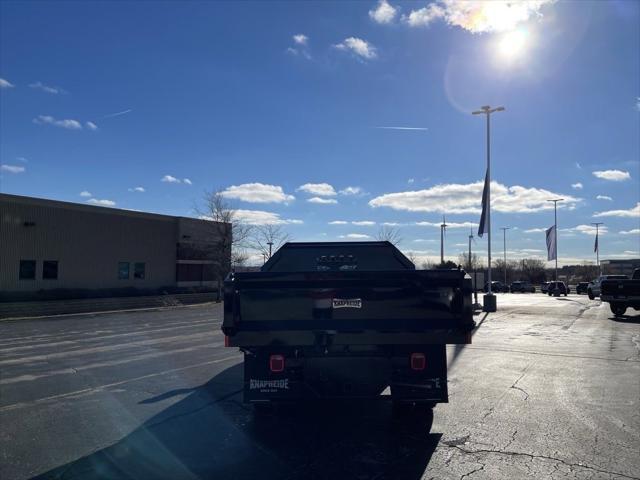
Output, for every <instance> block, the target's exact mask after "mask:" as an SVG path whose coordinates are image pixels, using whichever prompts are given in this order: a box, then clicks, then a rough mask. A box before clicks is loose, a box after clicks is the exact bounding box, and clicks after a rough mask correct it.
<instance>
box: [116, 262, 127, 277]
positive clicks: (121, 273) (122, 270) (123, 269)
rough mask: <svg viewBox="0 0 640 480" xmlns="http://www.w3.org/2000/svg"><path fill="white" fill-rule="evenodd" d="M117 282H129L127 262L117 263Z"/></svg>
mask: <svg viewBox="0 0 640 480" xmlns="http://www.w3.org/2000/svg"><path fill="white" fill-rule="evenodd" d="M118 280H129V262H118Z"/></svg>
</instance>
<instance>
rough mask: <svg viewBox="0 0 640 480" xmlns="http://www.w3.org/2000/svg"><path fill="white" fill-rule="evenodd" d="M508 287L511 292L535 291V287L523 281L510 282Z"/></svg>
mask: <svg viewBox="0 0 640 480" xmlns="http://www.w3.org/2000/svg"><path fill="white" fill-rule="evenodd" d="M509 289H510V290H511V293H516V292H520V293H535V291H536V287H534V286H533V285H531V284H530V283H529V282H523V281H518V282H511V286H510V287H509Z"/></svg>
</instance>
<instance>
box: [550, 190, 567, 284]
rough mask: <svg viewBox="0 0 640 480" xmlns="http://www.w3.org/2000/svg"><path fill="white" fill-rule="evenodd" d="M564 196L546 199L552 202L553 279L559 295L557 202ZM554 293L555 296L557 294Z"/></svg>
mask: <svg viewBox="0 0 640 480" xmlns="http://www.w3.org/2000/svg"><path fill="white" fill-rule="evenodd" d="M563 200H564V198H553V199H550V200H547V202H553V230H554V231H555V235H554V236H553V243H554V245H553V246H554V249H555V251H556V268H555V273H554V281H555V282H556V292H557V293H558V295H559V292H560V289H559V288H558V284H557V282H558V202H562V201H563ZM558 295H556V296H558Z"/></svg>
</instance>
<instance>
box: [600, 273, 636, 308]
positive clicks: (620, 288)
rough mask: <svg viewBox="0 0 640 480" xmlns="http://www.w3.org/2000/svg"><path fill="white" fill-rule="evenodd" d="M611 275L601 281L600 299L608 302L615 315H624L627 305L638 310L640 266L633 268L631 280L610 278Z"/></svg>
mask: <svg viewBox="0 0 640 480" xmlns="http://www.w3.org/2000/svg"><path fill="white" fill-rule="evenodd" d="M613 276H614V275H610V276H609V278H607V279H606V280H603V281H602V283H601V285H600V299H601V300H602V301H603V302H609V308H611V312H612V313H613V314H614V315H615V316H616V317H618V316H621V315H624V314H625V312H626V311H627V308H629V307H631V308H633V309H635V310H640V268H636V269H635V271H634V272H633V276H632V277H631V280H628V279H626V280H625V279H613V278H610V277H613ZM625 278H626V277H625Z"/></svg>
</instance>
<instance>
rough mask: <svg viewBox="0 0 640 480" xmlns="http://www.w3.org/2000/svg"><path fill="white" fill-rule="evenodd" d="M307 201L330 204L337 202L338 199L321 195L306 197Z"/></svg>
mask: <svg viewBox="0 0 640 480" xmlns="http://www.w3.org/2000/svg"><path fill="white" fill-rule="evenodd" d="M307 202H309V203H319V204H322V205H331V204H336V203H338V201H337V200H336V199H335V198H322V197H311V198H307Z"/></svg>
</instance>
